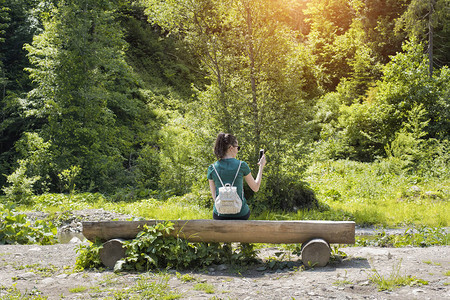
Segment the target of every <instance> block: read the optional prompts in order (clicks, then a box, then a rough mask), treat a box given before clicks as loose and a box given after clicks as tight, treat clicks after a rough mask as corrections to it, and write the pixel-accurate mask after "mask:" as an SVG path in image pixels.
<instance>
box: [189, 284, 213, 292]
mask: <svg viewBox="0 0 450 300" xmlns="http://www.w3.org/2000/svg"><path fill="white" fill-rule="evenodd" d="M194 290H196V291H204V292H205V293H207V294H214V293H215V292H216V291H215V289H214V286H213V285H212V284H209V283H206V282H202V283H197V284H196V285H194Z"/></svg>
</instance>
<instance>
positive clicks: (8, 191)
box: [3, 160, 40, 203]
mask: <svg viewBox="0 0 450 300" xmlns="http://www.w3.org/2000/svg"><path fill="white" fill-rule="evenodd" d="M26 172H27V167H26V161H24V160H19V167H18V168H17V169H16V170H15V171H14V172H13V173H12V174H10V175H8V177H7V182H8V183H9V184H10V186H7V187H4V188H3V192H4V193H5V195H6V197H7V198H8V199H9V200H11V201H13V202H15V203H21V202H23V203H26V202H28V201H29V199H30V197H31V196H32V195H33V185H34V183H35V182H36V181H37V180H39V179H40V177H39V176H34V177H31V178H30V177H28V176H27V175H26Z"/></svg>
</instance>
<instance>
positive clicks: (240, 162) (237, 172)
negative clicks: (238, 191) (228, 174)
mask: <svg viewBox="0 0 450 300" xmlns="http://www.w3.org/2000/svg"><path fill="white" fill-rule="evenodd" d="M241 164H242V161H241V160H240V161H239V167H238V169H237V171H236V175H234V179H233V183H231V185H232V186H234V181H235V180H236V178H237V176H238V174H239V170H240V169H241ZM212 166H213V169H214V171H215V172H216V174H217V177H218V178H219V181H220V183H221V184H222V186H225V185H224V184H223V181H222V178H220V176H219V172H217V170H216V167H215V166H214V164H212Z"/></svg>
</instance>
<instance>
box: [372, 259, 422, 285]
mask: <svg viewBox="0 0 450 300" xmlns="http://www.w3.org/2000/svg"><path fill="white" fill-rule="evenodd" d="M400 266H401V261H400V262H399V263H398V264H397V265H395V264H394V266H393V268H392V272H391V273H390V274H389V275H388V276H384V275H381V274H380V273H379V272H378V270H376V269H373V270H372V274H371V275H370V276H369V280H370V281H371V282H373V283H375V284H376V285H377V286H378V290H379V291H392V290H393V289H395V288H397V287H399V286H407V285H408V286H413V285H419V286H420V285H427V284H428V281H425V280H423V279H419V278H417V277H415V276H411V275H402V274H400Z"/></svg>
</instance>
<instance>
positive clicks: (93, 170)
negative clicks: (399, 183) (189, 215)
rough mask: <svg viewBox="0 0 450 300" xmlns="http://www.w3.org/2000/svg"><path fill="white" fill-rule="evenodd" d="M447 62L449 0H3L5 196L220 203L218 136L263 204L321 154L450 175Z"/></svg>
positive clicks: (306, 200) (304, 189) (286, 192)
mask: <svg viewBox="0 0 450 300" xmlns="http://www.w3.org/2000/svg"><path fill="white" fill-rule="evenodd" d="M449 62H450V1H449V0H270V1H268V0H221V1H217V0H136V1H132V0H115V1H112V0H39V1H38V0H0V87H1V92H0V174H1V176H0V190H1V192H0V194H3V196H4V197H5V198H7V199H9V200H13V201H16V202H22V201H26V200H27V199H28V198H29V197H31V196H33V195H40V194H45V193H73V192H74V191H76V192H99V193H102V194H104V195H108V196H109V197H110V198H111V199H113V200H114V199H116V200H124V199H125V200H133V199H142V198H145V197H149V196H152V197H162V198H164V197H169V196H173V195H185V194H187V193H196V194H197V195H205V194H206V195H207V193H208V190H207V181H206V169H207V167H208V165H209V164H210V163H211V162H213V161H214V160H215V157H214V155H213V151H212V147H213V143H214V140H215V138H216V136H217V133H219V132H230V133H233V134H234V135H236V136H237V137H238V140H239V144H240V145H241V146H242V149H241V151H240V153H239V158H240V159H242V160H245V161H248V162H249V165H250V167H251V168H252V170H254V172H256V170H257V169H256V163H257V155H258V152H259V149H260V148H264V149H266V153H267V159H268V164H267V167H266V169H265V173H264V182H263V186H262V190H261V191H260V192H259V193H258V194H255V195H253V194H252V193H251V191H250V190H248V191H247V190H246V194H247V195H248V197H249V198H252V197H255V198H256V197H257V198H258V200H259V202H258V203H259V205H260V206H261V208H271V209H281V210H292V209H294V208H295V207H299V206H305V205H306V206H307V205H309V204H311V203H313V202H314V199H315V195H314V190H313V189H312V188H311V187H310V183H309V181H308V178H307V176H306V175H305V172H306V170H307V169H308V167H310V166H311V165H312V164H314V163H317V162H327V161H337V160H345V161H352V162H353V161H355V162H362V163H367V164H371V163H374V162H380V161H383V162H385V163H386V164H385V166H386V170H387V169H389V170H387V171H386V172H391V173H395V174H400V173H401V174H409V175H414V176H416V178H418V179H417V180H423V179H424V178H435V179H436V180H441V179H443V178H445V179H446V180H448V177H449V173H450V171H449V170H450V168H449V163H450V154H449V147H450V144H449V136H450V71H449V68H448V65H449ZM380 176H381V175H380ZM386 178H387V177H386ZM386 180H388V179H386ZM331 192H332V191H331Z"/></svg>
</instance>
